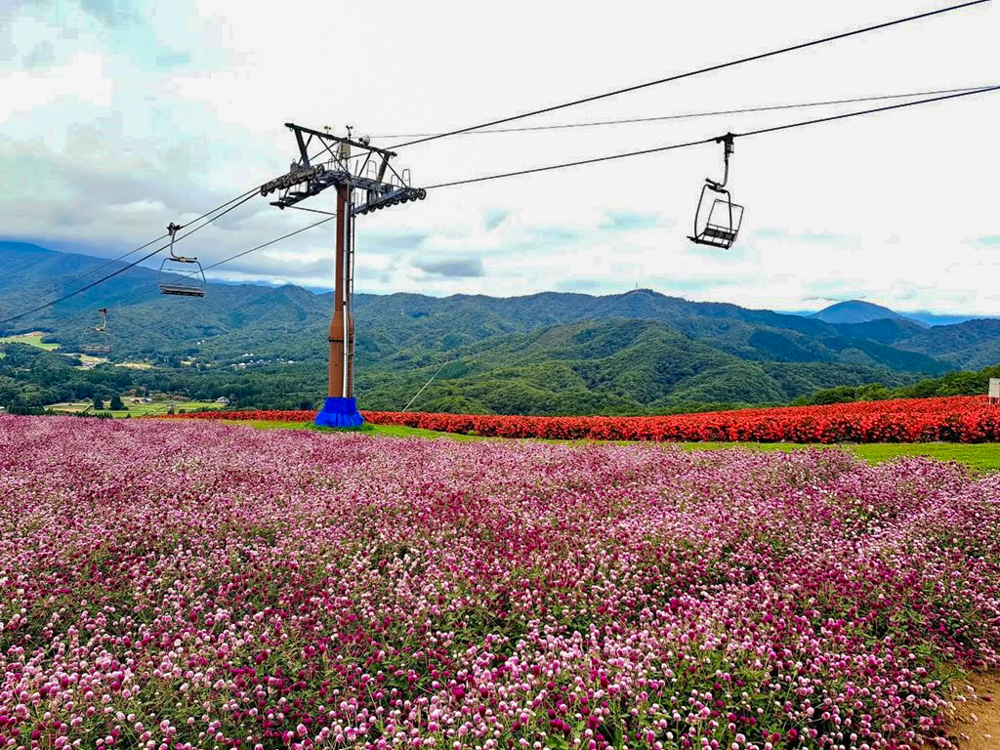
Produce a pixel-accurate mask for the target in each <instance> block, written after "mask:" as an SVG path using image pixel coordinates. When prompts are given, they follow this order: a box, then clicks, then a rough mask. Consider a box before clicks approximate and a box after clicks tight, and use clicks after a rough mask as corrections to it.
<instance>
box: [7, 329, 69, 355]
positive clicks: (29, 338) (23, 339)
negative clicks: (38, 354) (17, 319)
mask: <svg viewBox="0 0 1000 750" xmlns="http://www.w3.org/2000/svg"><path fill="white" fill-rule="evenodd" d="M45 336H48V334H47V333H45V332H43V331H32V332H31V333H19V334H18V335H17V336H0V344H27V345H28V346H33V347H35V348H37V349H44V350H45V351H47V352H51V351H52V350H53V349H58V348H59V344H54V343H48V342H43V341H42V338H43V337H45Z"/></svg>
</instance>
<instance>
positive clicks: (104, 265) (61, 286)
mask: <svg viewBox="0 0 1000 750" xmlns="http://www.w3.org/2000/svg"><path fill="white" fill-rule="evenodd" d="M257 190H259V188H254V189H253V190H248V191H247V192H245V193H243V194H242V195H237V196H236V197H235V198H232V199H231V200H228V201H226V202H225V203H223V204H222V205H219V206H216V207H215V208H213V209H212V210H211V211H206V212H205V213H203V214H202V215H201V216H199V217H198V218H197V219H192V220H191V221H189V222H188V223H187V224H185V225H184V226H191V225H192V224H196V223H197V222H199V221H201V220H202V219H204V218H205V217H206V216H211V215H212V214H214V213H215V212H216V211H221V210H222V209H224V208H225V207H226V206H228V205H230V204H231V203H235V202H236V201H238V200H240V199H241V198H245V197H247V196H248V195H250V193H254V192H256V191H257ZM169 236H170V234H169V233H167V234H161V235H160V236H159V237H157V238H156V239H155V240H150V241H149V242H147V243H146V244H145V245H140V246H139V247H137V248H135V249H134V250H129V251H128V252H127V253H125V254H124V255H119V256H118V257H117V258H112V259H111V260H108V261H107V262H105V263H102V264H101V265H99V266H97V267H96V268H91V269H90V270H89V271H84V272H83V273H81V274H77V275H76V276H74V277H73V278H71V279H69V280H67V281H64V282H62V283H61V284H59V285H58V286H54V287H52V289H50V290H49V291H48V292H46V294H52V293H53V292H58V291H59V290H60V289H65V288H66V287H68V286H69V285H70V284H72V283H73V282H74V281H78V280H79V279H82V278H84V277H86V276H90V275H91V274H94V273H97V272H98V271H101V270H103V269H105V268H107V267H108V266H110V265H111V264H112V263H118V262H119V261H121V260H124V259H125V258H127V257H129V256H130V255H134V254H135V253H137V252H139V251H141V250H145V249H146V248H147V247H149V246H150V245H153V244H155V243H157V242H159V241H160V240H164V239H166V238H167V237H169Z"/></svg>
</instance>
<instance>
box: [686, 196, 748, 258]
mask: <svg viewBox="0 0 1000 750" xmlns="http://www.w3.org/2000/svg"><path fill="white" fill-rule="evenodd" d="M742 223H743V206H741V205H739V204H738V203H733V199H732V196H730V195H729V191H728V190H725V189H722V190H719V189H717V188H716V187H715V186H714V185H709V184H706V185H704V187H702V189H701V198H699V199H698V210H697V212H696V214H695V220H694V234H693V235H691V236H690V237H689V239H690V240H691V241H692V242H696V243H698V244H699V245H711V246H712V247H721V248H730V247H732V246H733V243H734V242H736V237H737V235H738V234H739V232H740V224H742Z"/></svg>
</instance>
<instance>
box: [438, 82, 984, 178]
mask: <svg viewBox="0 0 1000 750" xmlns="http://www.w3.org/2000/svg"><path fill="white" fill-rule="evenodd" d="M998 89H1000V86H987V87H985V88H981V89H975V90H973V91H966V92H963V93H958V94H948V95H946V96H938V97H932V98H929V99H919V100H917V101H915V102H904V103H902V104H892V105H889V106H886V107H875V108H872V109H862V110H858V111H856V112H844V113H840V114H837V115H830V116H829V117H817V118H815V119H812V120H800V121H798V122H792V123H786V124H784V125H776V126H773V127H767V128H759V129H757V130H748V131H746V132H744V133H733V135H734V136H736V137H737V138H748V137H750V136H754V135H763V134H764V133H776V132H778V131H781V130H791V129H793V128H801V127H805V126H807V125H817V124H819V123H823V122H833V121H835V120H846V119H848V118H851V117H860V116H861V115H870V114H875V113H877V112H888V111H891V110H894V109H903V108H905V107H915V106H918V105H920V104H930V103H932V102H941V101H946V100H948V99H958V98H960V97H965V96H973V95H975V94H984V93H988V92H991V91H997V90H998ZM718 140H719V137H718V136H712V137H710V138H700V139H698V140H694V141H686V142H683V143H672V144H669V145H667V146H655V147H653V148H645V149H640V150H638V151H625V152H623V153H618V154H610V155H608V156H597V157H593V158H590V159H579V160H577V161H569V162H561V163H559V164H549V165H546V166H542V167H530V168H528V169H519V170H516V171H513V172H501V173H499V174H492V175H483V176H482V177H470V178H468V179H462V180H452V181H450V182H441V183H438V184H436V185H427V186H426V187H425V188H424V189H425V190H437V189H439V188H446V187H454V186H456V185H470V184H472V183H476V182H488V181H491V180H501V179H505V178H507V177H519V176H522V175H528V174H537V173H539V172H551V171H554V170H557V169H568V168H570V167H580V166H584V165H586V164H598V163H600V162H605V161H614V160H616V159H626V158H629V157H632V156H643V155H646V154H656V153H660V152H663V151H673V150H676V149H681V148H690V147H692V146H700V145H703V144H706V143H715V142H716V141H718Z"/></svg>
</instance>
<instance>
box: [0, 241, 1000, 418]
mask: <svg viewBox="0 0 1000 750" xmlns="http://www.w3.org/2000/svg"><path fill="white" fill-rule="evenodd" d="M0 263H2V264H3V267H4V269H5V273H4V274H2V275H0V319H3V318H7V317H8V316H11V315H17V314H20V313H22V312H25V311H27V310H30V309H31V308H32V307H34V306H36V305H38V304H39V303H40V302H42V301H48V300H51V299H55V298H58V297H59V296H60V295H61V294H65V293H67V292H69V291H71V290H74V289H77V288H80V287H81V286H83V285H85V284H87V283H88V282H90V281H92V280H93V279H94V278H97V277H98V276H100V275H104V274H107V273H109V272H111V271H114V270H118V269H120V268H121V267H122V264H111V265H109V266H107V267H106V268H101V269H100V270H99V271H98V272H97V273H92V274H90V275H87V273H88V272H89V271H94V270H95V269H98V268H99V267H100V266H102V265H104V264H105V263H106V261H103V260H101V259H98V258H93V257H90V256H84V255H73V254H66V253H58V252H53V251H50V250H46V249H44V248H40V247H37V246H34V245H27V244H23V243H0ZM76 277H79V278H76ZM861 304H864V305H867V303H861ZM104 306H107V307H110V308H111V312H110V315H109V326H108V333H107V334H98V333H96V332H95V331H94V330H93V326H94V324H95V323H96V322H97V321H98V316H97V313H96V310H97V308H99V307H104ZM332 306H333V298H332V295H331V294H314V293H312V292H310V291H307V290H305V289H301V288H298V287H294V286H284V287H279V288H274V287H267V286H260V285H252V284H241V285H233V284H210V285H209V290H208V294H207V296H206V297H205V298H204V299H185V298H177V297H161V296H160V295H158V294H157V293H156V272H155V271H153V270H150V269H147V268H142V267H137V268H134V269H130V270H127V271H124V272H122V273H120V274H119V275H117V276H115V277H114V278H112V279H110V280H109V281H107V282H105V283H103V284H101V285H99V286H97V287H95V288H94V289H92V290H89V291H86V292H84V293H82V294H80V295H78V296H75V297H73V298H71V299H69V300H66V301H64V302H61V303H59V304H57V305H55V306H54V307H52V308H48V309H46V310H44V311H40V312H38V313H35V314H32V315H29V316H26V317H24V318H22V319H19V320H17V321H15V322H11V323H8V324H6V325H5V326H4V327H3V330H0V335H8V334H11V333H18V332H25V331H34V330H42V331H46V332H48V334H49V336H48V340H51V341H54V342H58V343H59V344H60V347H61V349H60V351H62V352H71V351H79V350H80V348H81V347H83V346H87V345H94V344H100V345H108V346H110V347H111V349H112V351H111V354H110V355H109V356H110V358H111V360H112V361H113V362H115V361H117V362H122V361H126V360H130V361H144V362H150V363H153V364H156V365H157V366H158V369H156V370H154V371H147V372H145V373H142V374H135V375H134V377H135V378H138V379H140V380H143V381H144V382H145V381H150V383H149V384H150V385H151V386H152V387H156V388H162V389H168V388H173V389H175V390H178V391H182V392H189V393H191V394H192V395H193V394H194V392H197V393H198V394H199V395H200V396H201V397H214V396H217V395H227V396H235V397H237V398H238V399H239V400H240V402H241V403H246V404H247V405H257V406H291V405H295V406H299V405H300V404H301V403H302V402H303V401H306V400H308V399H310V398H311V399H314V400H318V399H319V398H320V397H321V396H322V395H323V393H324V392H325V387H324V380H325V371H326V370H325V362H326V356H327V341H326V338H327V329H328V327H329V319H330V312H331V309H332ZM871 308H877V306H873V305H869V306H867V307H866V308H865V309H864V310H863V311H862V313H863V314H862V315H861V317H862V318H863V322H849V323H832V322H828V321H824V320H822V319H819V318H817V317H804V316H798V315H785V314H780V313H775V312H771V311H768V310H749V309H746V308H742V307H739V306H737V305H731V304H724V303H703V302H690V301H687V300H684V299H680V298H677V297H668V296H665V295H662V294H659V293H657V292H654V291H652V290H644V289H640V290H635V291H631V292H628V293H626V294H618V295H608V296H592V295H586V294H564V293H555V292H546V293H542V294H534V295H528V296H523V297H513V298H496V297H487V296H482V295H454V296H451V297H445V298H436V297H428V296H423V295H417V294H392V295H385V296H382V295H365V294H360V295H357V297H356V300H355V314H356V319H357V331H358V342H357V349H358V351H357V353H358V391H359V399H360V401H361V404H362V405H363V406H365V407H368V408H386V409H398V408H400V407H402V406H403V405H404V404H405V403H406V401H408V400H409V397H410V396H412V394H413V393H415V392H416V390H417V389H418V388H419V387H420V386H421V385H422V384H423V383H424V382H426V381H427V379H428V378H430V376H431V375H432V374H433V373H434V372H435V371H436V370H437V369H438V368H439V367H440V366H441V365H442V363H444V362H445V361H448V362H449V364H448V365H447V366H445V367H444V368H443V369H442V370H441V372H440V374H439V375H438V379H437V381H436V382H435V384H434V385H433V386H432V387H431V388H429V389H428V390H427V391H426V393H425V394H424V395H423V396H422V397H421V401H420V402H419V403H417V404H415V408H428V409H442V410H466V411H496V412H511V413H573V412H577V413H624V412H629V413H633V412H634V413H643V412H657V411H666V410H674V409H686V408H698V407H699V406H701V405H704V404H707V403H713V404H716V403H781V402H786V401H789V400H791V399H794V398H796V397H800V396H807V395H810V394H812V393H813V392H815V391H817V390H819V389H823V388H831V387H836V386H857V385H862V384H866V383H876V382H877V383H883V384H885V385H888V386H900V385H905V384H907V383H913V382H916V381H917V380H919V379H921V378H922V377H926V376H934V375H939V374H942V373H944V372H946V371H949V370H953V369H957V368H967V367H976V368H979V367H983V366H986V365H991V364H995V363H996V362H998V361H1000V321H993V320H974V321H968V322H965V323H961V324H958V325H948V326H936V327H933V328H927V327H925V326H924V325H922V324H919V323H916V322H913V321H910V320H907V319H905V318H903V317H902V316H897V315H895V314H892V315H887V317H884V318H877V317H876V318H872V315H873V314H875V313H874V312H873V310H872V309H871ZM877 309H879V310H880V309H882V308H877ZM888 312H889V313H892V311H888ZM49 356H57V355H49ZM289 360H291V362H289ZM110 366H111V365H107V366H104V367H110ZM153 380H155V382H152V381H153ZM293 383H294V384H293Z"/></svg>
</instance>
